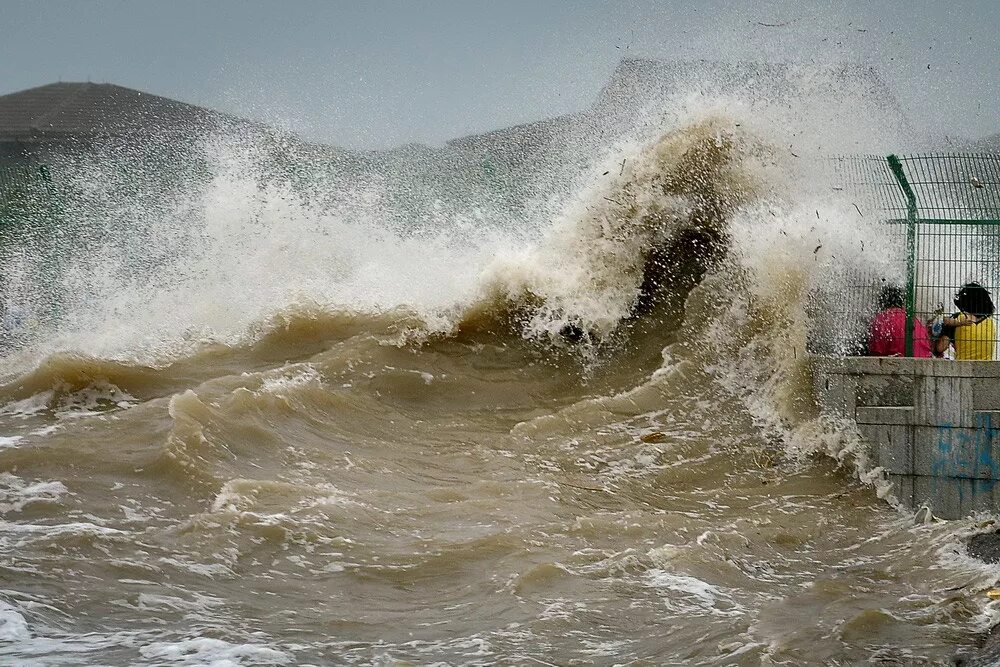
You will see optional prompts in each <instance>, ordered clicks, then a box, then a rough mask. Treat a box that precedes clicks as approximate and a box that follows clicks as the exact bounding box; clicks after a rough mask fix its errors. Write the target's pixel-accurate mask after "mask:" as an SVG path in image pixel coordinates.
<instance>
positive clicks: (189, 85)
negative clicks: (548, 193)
mask: <svg viewBox="0 0 1000 667" xmlns="http://www.w3.org/2000/svg"><path fill="white" fill-rule="evenodd" d="M762 23H764V24H781V25H777V26H776V27H770V26H766V25H760V24H762ZM0 25H2V26H3V36H2V39H0V94H3V93H8V92H13V91H16V90H21V89H24V88H30V87H32V86H37V85H41V84H44V83H50V82H53V81H58V80H62V81H86V80H91V81H101V82H104V81H106V82H110V83H117V84H120V85H124V86H129V87H132V88H138V89H141V90H145V91H148V92H151V93H156V94H159V95H165V96H167V97H173V98H176V99H180V100H184V101H187V102H192V103H194V104H200V105H204V106H208V107H213V108H217V109H222V110H226V111H231V112H235V113H238V114H241V115H245V116H250V117H254V118H259V119H263V120H266V121H268V122H271V123H276V124H280V125H282V126H284V127H287V128H289V129H292V130H294V131H297V132H299V133H300V134H302V135H304V136H307V137H309V138H312V139H319V140H323V141H328V142H331V143H336V144H340V145H349V146H364V147H385V146H390V145H395V144H399V143H405V142H410V141H419V142H424V143H440V142H441V141H443V140H445V139H448V138H451V137H456V136H461V135H465V134H469V133H471V132H479V131H484V130H489V129H494V128H498V127H504V126H507V125H511V124H515V123H519V122H524V121H530V120H536V119H539V118H543V117H548V116H554V115H558V114H562V113H566V112H570V111H576V110H579V109H582V108H584V107H586V106H588V105H590V104H591V103H592V101H593V100H594V98H595V96H596V94H597V92H598V90H599V89H600V88H601V87H602V86H603V85H604V83H605V82H606V81H607V80H608V77H609V76H610V75H611V72H612V71H613V70H614V68H615V65H616V64H617V62H618V61H619V59H620V58H621V57H623V56H631V57H650V58H657V59H663V60H670V59H721V60H758V61H759V60H764V61H783V62H789V61H794V62H807V63H808V62H817V63H823V64H826V63H830V62H842V61H852V62H865V63H871V64H873V65H876V66H877V67H879V69H880V70H881V71H882V73H883V75H884V76H885V78H886V80H887V81H888V82H889V84H890V85H891V86H892V88H893V89H894V90H895V91H896V93H897V95H898V96H899V98H900V101H901V102H902V105H903V107H904V109H905V110H906V112H907V113H908V114H909V115H910V117H911V118H912V119H913V120H914V122H915V125H916V126H917V127H918V128H919V129H921V130H924V131H927V132H930V133H934V134H949V135H955V136H967V137H976V136H982V135H986V134H993V133H996V132H1000V119H998V114H997V108H998V101H1000V66H998V65H1000V58H998V56H1000V46H998V44H1000V40H998V37H997V31H998V29H1000V0H966V1H963V0H954V1H951V2H940V1H935V2H932V1H928V0H925V1H922V0H916V1H913V0H911V1H898V0H882V1H879V2H874V1H873V2H841V3H833V2H808V1H807V0H797V1H794V2H780V1H776V2H735V1H724V0H723V1H718V0H702V1H700V2H699V1H690V2H687V1H680V0H674V1H666V0H664V1H662V2H641V1H631V2H587V3H584V2H548V1H544V0H534V1H521V0H505V1H502V2H501V1H497V2H482V1H479V0H457V1H451V0H428V1H425V2H416V1H413V2H380V1H374V0H373V1H371V2H353V3H347V2H333V1H329V2H326V1H316V0H288V1H285V2H278V1H274V2H260V1H253V0H250V1H245V0H214V1H204V0H197V1H195V0H169V1H168V0H161V1H159V2H152V1H149V0H129V1H127V2H126V1H125V0H118V1H111V0H0Z"/></svg>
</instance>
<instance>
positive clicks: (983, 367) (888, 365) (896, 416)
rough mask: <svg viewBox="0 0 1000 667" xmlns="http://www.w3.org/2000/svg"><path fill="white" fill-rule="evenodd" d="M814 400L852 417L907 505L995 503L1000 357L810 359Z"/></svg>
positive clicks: (946, 514) (959, 507) (961, 509)
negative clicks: (980, 359)
mask: <svg viewBox="0 0 1000 667" xmlns="http://www.w3.org/2000/svg"><path fill="white" fill-rule="evenodd" d="M813 382H814V388H815V394H816V400H817V403H818V404H819V406H820V408H821V409H822V410H823V411H824V412H825V413H826V414H829V415H832V416H837V417H842V418H846V419H851V420H853V421H854V422H855V423H856V424H857V425H858V430H859V431H860V432H861V435H862V436H863V437H864V438H865V440H867V441H868V443H869V445H870V447H871V454H872V458H873V459H874V461H875V463H876V465H879V466H882V467H883V468H885V469H886V471H887V474H888V479H889V481H890V482H891V483H892V485H893V491H894V493H895V495H896V496H897V497H898V498H899V499H900V501H901V502H902V503H903V504H905V505H906V506H908V507H911V508H916V507H918V506H920V505H924V504H926V505H928V506H930V508H931V510H932V511H933V513H934V514H935V515H936V516H939V517H942V518H946V519H954V518H959V517H962V516H965V515H967V514H969V513H971V512H975V511H979V510H985V511H990V512H996V511H997V510H998V509H1000V485H998V484H997V482H1000V363H998V362H993V361H945V360H941V359H908V358H899V357H814V358H813Z"/></svg>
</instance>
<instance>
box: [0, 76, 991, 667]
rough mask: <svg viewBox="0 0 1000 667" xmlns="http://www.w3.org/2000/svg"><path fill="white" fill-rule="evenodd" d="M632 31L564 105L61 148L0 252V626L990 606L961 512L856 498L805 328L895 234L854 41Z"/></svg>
mask: <svg viewBox="0 0 1000 667" xmlns="http://www.w3.org/2000/svg"><path fill="white" fill-rule="evenodd" d="M644 68H648V66H647V65H643V64H642V63H639V64H638V65H636V66H635V67H634V68H633V69H631V70H625V71H623V74H622V76H621V77H619V78H617V79H616V80H615V81H613V82H612V83H611V84H610V85H609V87H608V89H606V90H605V91H604V93H603V94H602V97H601V99H600V100H599V101H598V103H597V104H596V105H595V106H594V108H593V109H591V110H590V111H588V112H585V113H582V114H580V115H578V116H575V117H573V118H571V119H569V120H566V121H565V122H556V121H551V122H549V123H548V124H543V125H541V126H536V127H534V128H520V129H518V128H514V129H512V130H507V131H501V132H497V133H493V134H490V135H485V136H483V137H476V138H470V139H467V140H462V141H456V142H453V143H452V144H449V145H447V146H445V147H443V148H435V149H431V148H424V147H414V146H411V147H404V148H401V149H399V150H397V151H393V152H389V153H381V154H362V153H349V152H337V151H332V150H330V151H324V150H323V149H321V148H318V147H315V146H308V145H305V144H301V143H298V142H296V141H294V140H292V139H289V138H287V137H281V136H279V135H274V134H270V133H267V132H265V131H262V130H259V129H258V130H254V131H251V130H249V129H247V128H243V129H242V130H239V131H231V132H226V131H219V132H214V133H210V134H208V135H205V136H200V137H198V138H197V139H196V140H193V141H190V142H183V143H177V142H172V141H171V140H169V139H167V140H165V141H163V142H162V143H159V144H157V145H155V146H153V145H151V146H146V147H142V149H141V150H136V149H127V147H122V146H115V145H111V146H108V147H106V148H105V150H103V151H101V152H99V153H98V154H97V155H90V156H82V157H81V156H78V157H67V158H66V160H65V161H64V162H63V163H62V164H59V165H56V172H57V173H59V174H62V175H63V178H64V180H63V181H62V182H61V187H62V188H64V189H63V190H62V191H61V192H60V197H61V199H60V205H61V207H62V210H61V211H60V215H61V216H62V218H63V219H64V220H65V221H66V223H65V225H64V227H63V228H61V229H60V230H53V231H51V232H50V233H42V232H41V231H35V232H33V233H32V234H31V235H29V236H26V240H25V242H24V243H22V244H21V245H19V246H16V247H8V248H6V249H5V250H4V252H5V253H7V255H6V256H5V257H4V258H3V259H4V261H5V266H9V267H13V268H12V269H11V270H10V274H11V275H10V277H9V278H8V282H7V290H8V292H7V294H6V298H7V301H8V302H9V303H17V304H21V307H22V308H23V310H24V311H25V313H26V314H25V317H24V322H25V323H24V325H23V327H22V328H21V329H20V330H19V332H18V337H17V349H16V350H15V351H13V353H12V354H10V355H9V356H7V357H6V358H5V359H4V360H3V362H2V372H3V386H2V387H0V394H2V395H0V401H2V402H3V407H2V408H0V424H2V427H3V431H2V436H3V439H2V440H0V466H2V470H4V471H5V472H3V473H2V475H0V511H2V512H3V521H2V523H0V543H2V544H3V546H4V551H5V553H7V554H8V556H7V557H6V558H4V559H3V561H0V568H2V570H0V571H2V573H3V578H4V582H5V583H4V585H3V586H2V587H0V588H2V590H0V638H3V639H4V640H6V643H5V644H4V645H3V647H0V655H4V656H6V657H7V658H9V659H10V660H12V661H14V662H17V663H21V664H24V663H32V662H34V664H46V665H48V664H206V663H207V664H236V665H252V664H339V663H350V664H370V663H376V664H405V663H406V662H415V663H425V662H444V663H456V664H457V663H462V664H468V663H473V664H494V663H503V664H524V663H526V662H530V661H540V662H542V663H544V664H565V663H569V662H588V663H595V664H620V663H627V662H630V661H644V662H649V663H652V664H663V663H670V662H675V663H690V664H705V665H715V664H718V665H723V664H726V665H728V664H857V663H864V662H870V661H879V660H885V661H896V662H901V663H907V664H909V663H914V664H941V663H944V662H946V661H947V660H948V659H949V657H950V656H951V655H952V654H953V653H954V651H955V650H956V649H957V648H961V647H967V646H970V645H972V644H973V643H974V642H975V639H976V633H977V632H979V631H981V630H983V629H984V628H987V627H989V625H990V623H991V620H992V617H993V615H994V612H993V611H992V609H991V608H990V607H989V606H988V605H985V604H984V603H983V602H981V600H984V599H985V598H984V597H983V596H982V595H981V591H982V590H983V589H985V588H987V587H989V586H990V585H991V584H992V575H991V574H990V572H989V571H988V570H987V569H986V568H985V567H981V566H978V565H976V564H975V563H974V561H972V560H971V559H968V558H967V557H966V556H965V555H964V547H963V546H961V542H960V538H961V536H963V535H966V534H968V533H969V532H970V531H972V530H974V528H975V521H976V519H970V520H968V521H956V522H950V523H948V524H929V525H919V526H915V525H914V524H913V518H912V516H908V515H906V514H905V513H902V512H899V511H897V510H896V509H894V508H893V506H892V505H891V503H889V502H885V500H883V499H881V498H880V497H879V496H880V495H884V493H885V490H884V489H882V488H880V487H879V486H878V485H877V484H876V483H875V482H876V481H877V479H878V478H879V475H878V471H874V470H871V469H870V468H869V466H868V464H867V462H866V461H865V457H864V454H863V452H861V451H860V450H859V446H858V441H857V439H856V438H855V436H854V434H852V433H851V432H850V431H849V430H846V429H845V427H843V426H842V425H837V424H832V423H829V422H827V421H824V420H822V419H820V418H819V416H818V415H817V414H816V411H815V408H814V406H813V402H812V398H811V393H810V392H811V386H810V379H809V377H808V372H807V368H806V364H805V359H806V341H807V338H808V336H809V335H810V321H809V317H808V316H807V312H808V310H809V299H810V294H812V293H813V292H815V290H816V289H818V288H819V287H820V286H822V288H823V289H825V290H827V291H833V292H835V291H836V290H837V289H838V284H839V283H838V281H841V280H844V277H843V276H844V275H845V271H844V266H845V262H849V263H850V264H851V265H852V266H854V265H857V266H864V267H866V268H869V269H872V270H874V271H876V272H882V273H886V274H888V273H889V272H890V271H891V269H890V268H889V267H890V264H891V262H889V261H887V257H888V256H889V253H890V250H889V249H888V244H887V242H886V239H885V238H884V237H883V235H882V234H881V232H880V229H879V227H878V223H877V220H876V219H874V218H873V217H872V216H870V215H869V216H864V215H862V214H861V209H860V208H856V207H855V206H854V205H853V204H854V203H856V202H852V201H849V200H848V198H846V197H845V195H844V194H843V193H842V191H840V190H838V189H835V188H833V187H832V186H831V180H830V179H831V173H830V170H829V164H828V161H827V160H825V158H827V157H829V156H830V155H831V154H837V153H860V152H873V153H880V152H886V151H888V150H890V149H892V150H902V149H903V148H905V145H904V144H903V138H902V135H901V134H900V132H901V131H902V129H903V123H902V121H901V118H900V117H899V115H898V111H897V110H896V109H895V108H893V107H892V106H891V105H887V104H886V103H885V100H884V98H883V97H882V96H881V95H879V94H877V93H879V91H878V90H876V89H875V88H873V86H875V83H877V81H876V82H874V83H873V80H872V79H869V78H865V77H864V76H862V75H861V74H859V73H858V72H853V73H852V71H851V70H848V71H847V72H846V73H845V71H840V70H838V71H831V70H817V69H812V70H808V69H802V68H792V67H789V68H778V69H775V70H770V71H766V70H758V69H754V68H748V69H746V70H743V71H740V70H738V69H736V70H734V71H730V72H728V73H725V75H724V76H723V75H718V76H717V77H716V78H713V77H712V76H711V74H710V73H707V72H705V71H701V72H698V71H688V70H684V71H682V72H681V73H680V74H677V75H676V76H674V78H672V79H671V80H670V81H671V85H660V86H657V85H653V83H652V82H655V81H657V80H661V81H662V78H661V79H656V77H653V76H651V74H650V72H648V71H647V69H644ZM876 88H877V86H876ZM901 147H902V148H901ZM39 230H40V228H39ZM862 241H863V242H864V244H863V247H864V249H865V250H864V253H865V255H864V256H862V253H861V252H860V250H859V246H860V245H861V243H860V242H862ZM888 277H891V276H888ZM889 500H891V499H889Z"/></svg>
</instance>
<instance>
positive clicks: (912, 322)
mask: <svg viewBox="0 0 1000 667" xmlns="http://www.w3.org/2000/svg"><path fill="white" fill-rule="evenodd" d="M833 167H834V170H833V171H834V172H835V173H836V178H835V180H836V182H837V184H838V185H837V186H836V187H835V189H838V190H843V191H844V192H845V194H847V195H849V197H850V199H851V201H852V203H854V205H855V206H857V207H858V212H859V213H862V215H864V214H868V215H870V216H872V217H875V218H877V219H879V220H881V221H882V223H883V227H882V228H881V231H882V232H883V233H882V234H881V236H882V237H883V240H885V241H887V243H886V244H885V247H886V248H887V251H886V253H885V254H886V255H887V256H886V258H885V262H884V263H883V266H882V267H880V269H879V271H875V270H867V271H866V270H859V271H856V272H855V273H854V274H853V275H850V276H846V277H843V276H842V278H843V280H842V281H841V283H840V284H841V286H842V291H841V293H840V294H839V295H838V296H837V298H836V299H834V300H833V301H834V302H835V303H834V308H833V310H834V311H835V312H836V316H838V317H841V318H845V319H846V318H853V319H854V321H861V322H867V323H871V324H870V326H866V327H864V331H860V332H859V331H855V332H854V333H853V334H852V335H849V336H847V340H846V342H845V341H843V340H842V341H841V344H840V345H839V347H838V349H833V350H831V349H829V347H830V346H829V345H828V346H827V349H825V350H822V351H824V352H839V353H846V354H868V353H873V346H874V347H879V346H878V345H876V344H875V343H874V341H873V340H872V338H875V337H879V331H880V330H879V327H880V326H881V327H882V330H881V331H882V334H884V335H882V336H881V338H883V339H884V338H886V337H887V336H888V337H893V336H897V337H899V336H901V338H902V339H901V340H889V341H886V340H882V345H881V347H882V348H885V347H886V345H888V347H890V348H892V349H893V350H896V351H898V352H899V353H902V354H905V355H906V356H928V354H930V355H933V356H946V357H952V356H954V357H955V358H958V359H997V358H998V356H997V340H998V337H1000V336H998V334H997V327H996V326H995V325H994V321H995V319H996V316H994V315H993V307H992V303H991V302H992V298H993V296H992V295H994V294H995V293H996V289H997V288H998V287H1000V155H968V154H965V155H963V154H928V155H912V156H896V155H889V156H887V157H879V156H856V157H845V158H836V159H834V160H833ZM886 267H888V270H886ZM879 272H881V275H878V273H879ZM893 285H895V286H897V287H898V292H897V291H895V290H894V289H893ZM984 290H985V291H984ZM986 294H988V295H990V296H989V298H987V297H985V296H984V295H986ZM970 295H974V298H973V297H971V296H970ZM893 297H895V299H894V298H893ZM893 301H895V305H897V306H898V307H899V308H900V309H901V310H897V311H896V315H898V316H900V317H901V313H902V312H905V317H906V321H905V326H903V325H902V324H901V321H900V320H898V319H897V320H896V325H895V326H894V327H889V328H887V326H888V325H887V323H888V322H889V321H890V319H891V318H890V317H888V316H886V315H883V314H882V313H884V312H886V311H888V310H889V308H890V307H891V306H892V305H894V304H893ZM875 318H880V319H879V320H878V323H873V319H875ZM842 321H843V320H842ZM974 321H975V322H976V323H974V324H973V322H974ZM889 329H891V331H889ZM928 348H929V349H928ZM876 351H881V352H882V353H884V352H885V350H884V349H881V350H876Z"/></svg>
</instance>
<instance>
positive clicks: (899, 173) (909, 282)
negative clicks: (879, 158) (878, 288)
mask: <svg viewBox="0 0 1000 667" xmlns="http://www.w3.org/2000/svg"><path fill="white" fill-rule="evenodd" d="M886 161H887V162H888V163H889V169H891V170H892V175H893V176H895V177H896V180H897V181H898V182H899V187H900V188H902V190H903V194H905V195H906V333H905V336H906V338H905V340H906V356H908V357H912V356H913V317H914V313H915V311H916V309H917V288H916V286H917V195H916V194H914V192H913V188H912V187H910V182H909V181H908V180H906V174H905V173H904V172H903V164H902V163H901V162H900V161H899V158H898V157H896V156H895V155H889V156H887V157H886Z"/></svg>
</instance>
